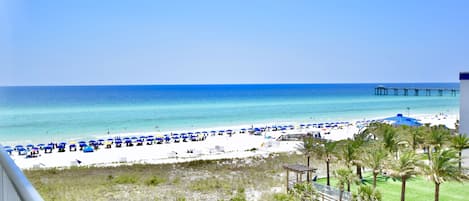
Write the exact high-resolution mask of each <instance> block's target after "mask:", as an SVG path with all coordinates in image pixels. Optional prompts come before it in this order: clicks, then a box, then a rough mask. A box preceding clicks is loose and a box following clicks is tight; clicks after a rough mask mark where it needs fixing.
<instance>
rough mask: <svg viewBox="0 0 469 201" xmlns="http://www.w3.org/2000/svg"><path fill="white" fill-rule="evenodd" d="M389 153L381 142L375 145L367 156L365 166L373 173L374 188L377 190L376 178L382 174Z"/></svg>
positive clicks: (370, 148)
mask: <svg viewBox="0 0 469 201" xmlns="http://www.w3.org/2000/svg"><path fill="white" fill-rule="evenodd" d="M387 155H388V152H387V151H386V150H385V149H384V147H383V145H382V144H381V143H380V142H376V143H373V144H372V145H371V146H370V147H369V151H368V152H367V153H366V154H365V157H364V164H365V165H366V166H367V167H369V168H370V169H372V171H373V188H376V178H377V177H378V174H379V173H380V172H381V169H382V166H383V163H384V162H385V160H386V158H387Z"/></svg>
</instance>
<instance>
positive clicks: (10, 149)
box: [4, 147, 13, 155]
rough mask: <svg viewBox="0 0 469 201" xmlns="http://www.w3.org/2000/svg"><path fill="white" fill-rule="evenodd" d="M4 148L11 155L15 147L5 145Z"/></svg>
mask: <svg viewBox="0 0 469 201" xmlns="http://www.w3.org/2000/svg"><path fill="white" fill-rule="evenodd" d="M4 150H5V151H6V152H7V153H8V154H10V155H11V153H12V152H13V149H12V148H11V147H10V148H5V147H4Z"/></svg>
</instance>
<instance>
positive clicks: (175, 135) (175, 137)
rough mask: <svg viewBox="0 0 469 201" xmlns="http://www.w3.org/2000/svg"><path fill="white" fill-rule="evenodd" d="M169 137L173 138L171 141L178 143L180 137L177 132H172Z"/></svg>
mask: <svg viewBox="0 0 469 201" xmlns="http://www.w3.org/2000/svg"><path fill="white" fill-rule="evenodd" d="M171 138H173V142H175V143H179V142H180V138H179V134H177V133H174V134H173V135H172V136H171Z"/></svg>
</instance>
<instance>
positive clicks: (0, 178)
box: [0, 145, 43, 201]
mask: <svg viewBox="0 0 469 201" xmlns="http://www.w3.org/2000/svg"><path fill="white" fill-rule="evenodd" d="M0 201H43V199H42V197H41V196H40V195H39V193H38V192H37V191H36V189H35V188H34V186H33V185H31V183H30V182H29V180H28V179H27V178H26V176H25V175H24V174H23V172H22V171H21V169H20V168H19V167H18V166H17V165H16V164H15V162H14V161H13V160H12V159H11V158H10V156H9V155H8V153H7V152H6V151H5V150H4V149H3V146H2V145H0Z"/></svg>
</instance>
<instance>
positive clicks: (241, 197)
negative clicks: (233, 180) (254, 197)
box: [230, 188, 246, 201]
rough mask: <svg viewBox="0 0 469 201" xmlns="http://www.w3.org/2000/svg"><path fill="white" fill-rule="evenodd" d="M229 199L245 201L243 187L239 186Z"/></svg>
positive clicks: (231, 200)
mask: <svg viewBox="0 0 469 201" xmlns="http://www.w3.org/2000/svg"><path fill="white" fill-rule="evenodd" d="M230 201H246V194H245V193H244V188H239V189H238V192H237V193H236V195H235V196H234V197H232V198H231V199H230Z"/></svg>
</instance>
